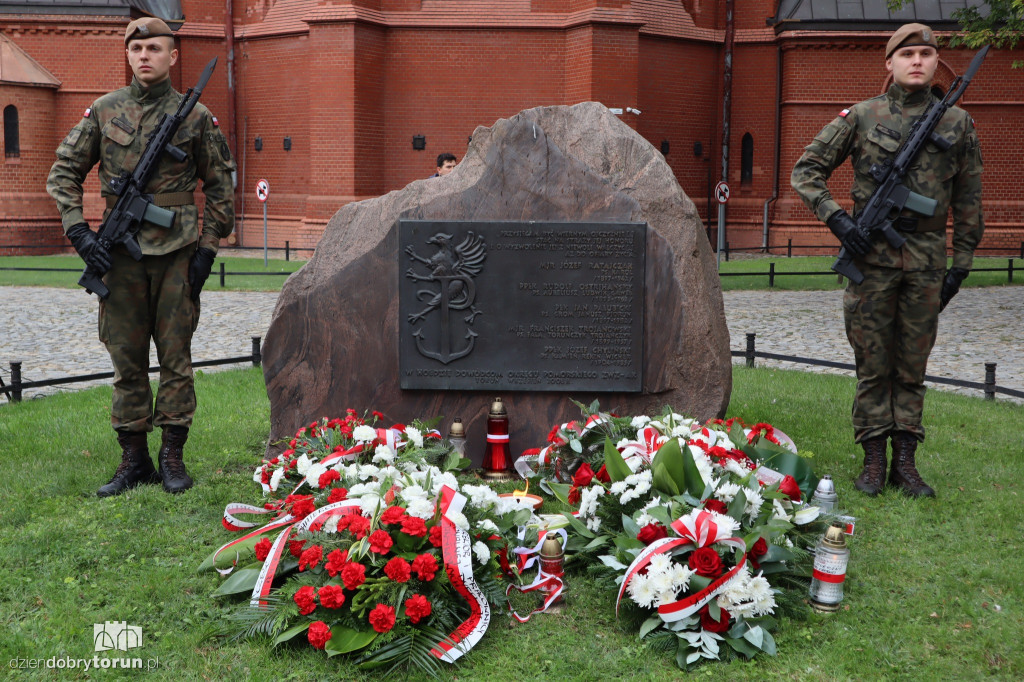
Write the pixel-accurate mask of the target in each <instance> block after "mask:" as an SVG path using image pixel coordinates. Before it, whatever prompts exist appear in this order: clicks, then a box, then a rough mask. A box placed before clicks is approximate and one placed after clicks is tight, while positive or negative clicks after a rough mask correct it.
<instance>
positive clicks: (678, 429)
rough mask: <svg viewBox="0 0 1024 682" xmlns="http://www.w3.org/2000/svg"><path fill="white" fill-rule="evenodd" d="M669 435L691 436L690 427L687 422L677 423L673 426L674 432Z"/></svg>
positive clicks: (676, 436) (675, 436)
mask: <svg viewBox="0 0 1024 682" xmlns="http://www.w3.org/2000/svg"><path fill="white" fill-rule="evenodd" d="M669 435H670V436H672V437H673V438H689V437H690V427H689V426H688V425H686V424H677V425H676V426H673V427H672V432H671V433H670V434H669Z"/></svg>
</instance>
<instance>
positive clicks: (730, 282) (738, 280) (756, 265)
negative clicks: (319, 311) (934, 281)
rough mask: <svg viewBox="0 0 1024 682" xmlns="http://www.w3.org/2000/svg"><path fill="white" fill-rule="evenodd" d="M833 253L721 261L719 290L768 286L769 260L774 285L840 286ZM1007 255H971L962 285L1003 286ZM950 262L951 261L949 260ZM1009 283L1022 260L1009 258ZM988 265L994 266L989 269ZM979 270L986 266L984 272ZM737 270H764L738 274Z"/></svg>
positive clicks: (1020, 272)
mask: <svg viewBox="0 0 1024 682" xmlns="http://www.w3.org/2000/svg"><path fill="white" fill-rule="evenodd" d="M835 260H836V259H835V256H798V257H795V258H786V257H785V256H777V255H776V256H757V257H747V256H744V257H743V258H742V259H739V260H730V261H725V260H723V261H722V269H721V272H722V273H723V274H724V275H725V276H724V277H722V278H721V280H722V290H723V291H737V290H760V289H767V288H768V271H769V264H770V263H774V264H775V288H776V289H780V290H788V291H812V290H822V289H825V290H828V289H843V288H845V287H846V280H845V279H844V280H840V278H839V276H838V275H836V274H835V273H834V272H832V263H834V262H835ZM1009 260H1010V259H1009V258H988V257H986V258H975V259H974V270H973V271H972V272H971V275H970V276H969V277H968V278H967V279H966V280H965V281H964V287H982V286H986V287H987V286H1005V285H1006V284H1007V283H1008V282H1007V280H1008V276H1007V263H1008V261H1009ZM950 264H952V261H950ZM1013 268H1014V272H1013V284H1022V283H1024V261H1022V260H1021V259H1019V258H1014V259H1013ZM989 269H998V271H995V272H989V271H987V270H989ZM979 270H986V271H984V272H982V271H979ZM807 272H819V273H826V274H820V275H793V274H789V275H788V276H787V273H807ZM738 273H764V274H758V275H740V274H738Z"/></svg>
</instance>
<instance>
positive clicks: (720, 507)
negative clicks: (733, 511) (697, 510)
mask: <svg viewBox="0 0 1024 682" xmlns="http://www.w3.org/2000/svg"><path fill="white" fill-rule="evenodd" d="M704 508H705V509H707V510H708V511H712V512H718V513H719V514H727V513H728V512H729V508H728V507H727V506H725V502H722V501H721V500H719V499H717V498H714V497H709V498H708V499H706V500H704Z"/></svg>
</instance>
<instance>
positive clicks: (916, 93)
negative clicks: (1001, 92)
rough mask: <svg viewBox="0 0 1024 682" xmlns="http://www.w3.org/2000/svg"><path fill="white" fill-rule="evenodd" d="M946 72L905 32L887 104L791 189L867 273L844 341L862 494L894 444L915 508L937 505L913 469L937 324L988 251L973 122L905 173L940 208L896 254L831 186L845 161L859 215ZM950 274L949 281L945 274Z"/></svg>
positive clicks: (833, 130) (904, 226)
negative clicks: (853, 371)
mask: <svg viewBox="0 0 1024 682" xmlns="http://www.w3.org/2000/svg"><path fill="white" fill-rule="evenodd" d="M937 65H938V46H937V44H936V41H935V36H934V33H932V31H931V29H929V28H928V27H927V26H924V25H922V24H907V25H905V26H903V27H901V28H900V29H898V30H897V31H896V32H895V33H894V34H893V36H892V38H891V39H890V40H889V43H888V45H887V46H886V68H887V69H888V70H889V71H890V72H892V74H893V81H894V82H893V84H892V85H891V86H890V87H889V90H888V92H886V93H885V94H884V95H879V96H878V97H874V98H872V99H869V100H867V101H865V102H861V103H859V104H855V105H854V106H852V107H850V108H849V109H845V110H843V111H842V112H841V113H840V114H839V116H838V117H837V118H836V119H835V120H834V121H832V122H831V123H829V124H828V125H826V126H825V127H824V128H823V129H822V131H821V132H820V133H818V135H817V136H816V137H815V138H814V140H813V141H812V142H811V143H810V144H809V145H808V146H807V147H806V149H805V151H804V154H803V156H801V157H800V160H799V161H798V162H797V164H796V167H795V168H794V169H793V175H792V185H793V189H795V190H796V192H797V193H798V194H799V195H800V197H801V199H803V201H804V203H805V204H807V206H808V207H809V208H810V209H811V210H812V211H813V212H814V214H815V215H816V216H818V218H819V219H820V220H821V221H823V222H825V223H826V224H827V225H828V227H829V229H830V230H831V231H832V232H833V234H835V235H836V237H837V238H838V239H839V241H840V242H841V243H842V245H843V246H844V247H845V248H846V249H847V251H848V252H849V253H851V254H853V255H854V257H855V261H854V262H855V263H856V265H857V267H858V268H859V269H860V271H861V272H862V273H864V281H863V283H861V284H854V283H852V282H851V283H850V284H849V286H848V287H847V289H846V293H845V296H844V298H843V312H844V317H845V320H846V335H847V338H848V339H849V341H850V345H851V346H852V347H853V351H854V356H855V358H856V364H857V379H858V382H857V393H856V397H855V398H854V403H853V429H854V440H855V442H857V443H860V444H861V445H862V446H863V448H864V469H863V471H862V472H861V474H860V476H859V477H858V478H857V480H856V483H855V485H856V487H857V488H858V489H859V490H861V491H863V492H865V493H867V494H868V495H872V496H874V495H877V494H878V493H879V492H881V490H882V488H883V486H884V485H885V482H886V465H887V461H886V450H887V446H888V440H889V439H890V438H891V439H892V452H893V456H892V467H891V469H890V470H889V476H888V482H889V485H891V486H894V487H896V488H899V489H901V490H902V491H904V492H905V493H907V494H909V495H911V496H915V497H917V496H934V495H935V491H934V490H933V489H932V488H931V487H930V486H928V485H927V484H926V483H925V482H924V480H923V479H922V478H921V475H920V474H919V473H918V471H917V468H916V464H915V461H914V456H915V451H916V449H917V444H918V443H919V442H920V441H923V440H924V428H923V427H922V425H921V413H922V411H923V409H924V394H925V386H924V376H925V367H926V366H927V363H928V355H929V354H930V353H931V349H932V346H933V345H934V343H935V336H936V332H937V330H938V317H939V312H940V311H941V310H942V308H944V307H945V305H946V304H947V303H948V302H949V300H950V299H951V298H952V297H953V296H954V295H955V294H956V292H957V291H958V290H959V288H960V284H961V283H962V282H963V280H964V278H966V277H967V274H968V272H969V271H970V268H971V264H972V260H973V257H974V250H975V247H977V245H978V242H979V241H981V236H982V232H983V230H984V223H983V220H982V215H981V150H980V148H979V145H978V137H977V134H976V133H975V130H974V122H973V120H972V119H971V117H970V116H969V115H968V114H967V112H965V111H964V110H962V109H959V108H957V107H951V108H950V109H949V111H947V112H946V114H945V116H944V117H943V118H942V120H941V121H940V123H939V125H938V127H937V128H936V130H935V133H936V134H937V135H939V136H941V137H943V138H944V139H945V140H947V141H948V142H949V144H950V147H949V149H948V150H946V151H942V150H940V149H939V147H937V146H936V145H935V144H933V143H929V144H928V145H927V146H926V148H925V149H924V150H923V151H922V152H921V153H920V155H919V156H918V157H917V159H916V160H915V161H914V163H913V165H912V166H911V168H910V169H909V172H908V173H907V176H906V178H905V184H906V185H907V186H908V187H909V189H910V190H911V191H913V192H917V193H918V194H921V195H923V196H926V197H931V198H932V199H935V200H936V201H937V202H938V208H937V209H936V211H935V215H934V217H930V218H926V217H921V216H918V215H917V214H915V213H913V212H911V211H904V213H903V215H901V216H900V217H899V218H897V220H896V221H895V222H896V225H895V227H896V229H897V230H899V231H900V233H901V234H902V235H903V236H904V237H906V240H907V241H906V244H904V245H903V246H902V247H900V248H893V247H892V246H890V245H889V244H888V242H886V241H885V240H884V239H883V240H878V241H876V242H872V241H869V240H868V239H867V238H865V237H864V236H863V235H862V234H861V233H860V232H859V231H858V230H856V229H854V221H853V219H852V218H851V217H850V216H849V215H848V214H847V213H846V211H844V210H843V208H842V207H841V206H840V205H839V204H838V203H837V202H836V201H835V200H834V199H833V198H832V195H831V194H830V193H829V190H828V187H827V185H826V182H827V180H828V178H829V176H830V175H831V173H832V171H833V170H835V169H836V168H837V167H838V166H839V165H840V164H842V163H843V161H845V160H846V158H847V157H849V158H850V160H851V162H852V164H853V170H854V184H853V189H852V196H853V202H854V213H855V214H856V213H857V212H858V211H860V210H861V209H862V208H863V206H864V204H865V203H866V202H867V199H868V198H869V197H870V195H871V193H872V192H873V191H874V189H875V182H874V180H873V179H872V178H871V176H870V175H869V169H870V168H871V166H872V164H880V163H882V162H884V161H886V160H887V159H892V158H893V157H894V156H895V155H896V152H897V150H898V149H899V146H900V143H901V141H903V140H905V139H906V138H907V136H908V134H909V131H910V127H911V126H912V125H913V123H914V120H915V119H916V118H918V117H920V116H921V115H923V114H924V113H925V112H926V111H927V109H928V107H929V106H930V105H931V104H932V103H933V102H935V101H936V97H935V95H934V94H933V92H932V90H931V81H932V77H933V76H934V74H935V69H936V66H937ZM950 209H952V212H953V264H952V267H951V268H950V269H949V270H948V271H945V269H946V221H947V216H948V214H949V211H950ZM944 271H945V274H943V273H944Z"/></svg>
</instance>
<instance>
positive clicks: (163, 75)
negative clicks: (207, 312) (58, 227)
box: [46, 17, 234, 497]
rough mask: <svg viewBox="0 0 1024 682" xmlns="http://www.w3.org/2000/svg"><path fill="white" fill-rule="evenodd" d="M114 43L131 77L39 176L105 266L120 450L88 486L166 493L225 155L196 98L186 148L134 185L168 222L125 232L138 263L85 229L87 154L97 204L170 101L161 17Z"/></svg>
mask: <svg viewBox="0 0 1024 682" xmlns="http://www.w3.org/2000/svg"><path fill="white" fill-rule="evenodd" d="M125 51H126V53H127V55H128V62H129V64H130V66H131V68H132V72H133V73H134V76H135V77H134V78H133V79H132V83H131V85H130V86H128V87H126V88H122V89H120V90H116V91H114V92H112V93H110V94H108V95H105V96H103V97H101V98H99V99H98V100H96V102H94V103H93V105H92V106H91V107H89V108H88V109H86V110H85V113H84V115H83V117H82V120H81V121H79V122H78V125H76V126H75V127H74V128H72V130H71V132H70V133H68V136H67V137H66V138H65V139H64V141H63V142H61V144H60V146H59V147H58V148H57V161H56V162H55V163H54V164H53V168H52V169H51V170H50V176H49V179H48V180H47V183H46V189H47V191H48V192H49V193H50V195H51V196H52V197H53V198H54V199H56V201H57V207H58V209H59V210H60V214H61V218H62V221H63V224H64V230H65V233H66V234H67V236H68V239H70V240H71V242H72V244H73V245H74V247H75V249H76V250H77V251H78V253H79V254H80V255H81V256H82V258H83V260H85V262H86V263H87V264H89V265H90V266H92V267H93V268H94V269H96V270H98V271H99V272H106V273H107V274H106V276H105V277H104V278H103V281H104V283H105V284H106V285H107V287H108V288H109V289H110V297H109V298H108V299H107V300H105V301H103V300H101V301H100V308H99V337H100V340H101V341H102V342H103V343H104V344H105V345H106V347H107V351H108V352H109V353H110V359H111V362H112V363H113V365H114V397H113V405H112V407H111V411H110V419H111V424H112V425H113V427H114V430H115V431H116V432H117V439H118V443H119V444H120V445H121V448H122V459H121V464H120V465H119V466H118V467H117V471H116V472H115V474H114V476H113V478H112V479H111V480H110V482H109V483H107V484H106V485H104V486H102V487H101V488H100V489H99V491H98V494H99V496H100V497H107V496H109V495H116V494H119V493H121V492H123V491H125V490H127V489H129V488H132V487H134V486H136V485H139V484H140V483H157V482H162V483H163V487H164V489H165V490H167V491H168V492H175V493H176V492H182V491H184V490H187V489H188V488H190V487H191V486H192V479H191V477H190V476H189V475H188V472H187V470H186V469H185V465H184V462H183V460H182V450H183V447H184V445H185V441H186V439H187V438H188V431H189V427H190V426H191V424H192V417H193V415H194V413H195V409H196V396H195V390H194V388H193V376H192V350H191V346H192V333H193V332H194V331H195V328H196V324H197V323H198V321H199V308H200V306H199V294H200V291H201V290H202V287H203V284H204V283H205V282H206V279H207V277H209V275H210V271H211V268H212V267H213V261H214V257H215V256H216V253H217V247H218V245H219V243H220V240H221V239H222V238H223V237H226V236H227V235H228V234H230V232H231V230H232V229H233V227H234V205H233V187H232V177H231V172H232V170H233V169H234V162H233V161H232V159H231V154H230V152H229V150H228V146H227V142H226V140H225V139H224V135H223V134H222V133H221V131H220V129H219V128H218V123H217V119H216V118H214V117H213V116H212V115H211V114H210V112H209V110H208V109H207V108H206V107H204V106H203V105H202V104H201V103H200V104H197V105H196V106H195V108H194V109H193V110H192V112H191V113H190V114H189V116H188V117H187V118H186V120H185V121H183V122H182V124H181V126H180V127H179V129H178V131H177V133H176V134H175V136H174V138H173V139H172V141H171V144H173V145H175V146H177V147H178V148H179V149H181V150H182V151H183V152H185V154H186V155H187V158H186V159H185V160H184V161H181V162H178V161H175V160H174V158H173V157H171V156H170V155H169V154H164V155H163V156H162V157H161V160H160V162H159V167H158V168H157V170H156V172H155V173H154V174H153V177H152V179H151V180H150V182H149V185H148V187H147V188H146V190H145V191H146V192H147V193H150V194H152V195H153V197H154V203H155V204H156V205H158V206H163V207H166V208H168V209H169V210H172V211H173V212H174V213H175V219H174V223H173V225H172V226H171V227H170V228H169V229H165V228H162V227H159V226H157V225H154V224H151V223H149V222H145V223H143V225H142V227H141V229H140V230H139V232H138V235H137V237H138V241H139V246H140V247H141V249H142V253H143V256H142V260H141V261H138V262H136V261H135V260H133V259H132V257H131V256H130V255H129V254H128V252H127V250H125V248H124V247H123V246H120V245H118V246H116V247H115V248H113V249H112V250H110V251H109V252H108V250H107V249H106V248H105V247H104V246H103V244H101V243H100V242H99V241H98V240H97V238H96V235H95V233H94V232H93V231H92V230H90V229H89V226H88V224H86V222H85V219H84V215H83V212H82V183H83V181H84V180H85V177H86V175H88V173H89V171H90V170H91V169H92V167H93V166H95V165H96V164H97V163H98V164H99V171H98V172H99V179H100V185H101V193H102V194H103V196H104V197H106V200H107V210H108V211H109V209H110V208H111V207H112V206H113V205H114V202H115V201H116V196H115V195H114V194H113V190H111V188H110V180H111V178H114V177H116V176H118V175H120V174H121V172H122V171H129V172H130V171H132V170H133V169H134V167H135V165H136V164H137V163H138V161H139V158H140V157H141V155H142V152H143V150H144V149H145V146H146V142H147V136H148V135H149V134H150V133H151V132H152V131H153V130H154V129H155V128H156V126H157V124H158V122H159V120H160V118H161V117H162V116H163V114H165V113H166V114H173V113H174V111H175V110H176V109H177V107H178V103H179V102H180V100H181V95H180V94H179V93H177V92H176V91H175V90H174V88H172V87H171V81H170V78H169V74H170V68H171V66H173V65H174V63H175V61H176V60H177V57H178V51H177V49H175V47H174V34H173V33H172V32H171V29H170V28H169V27H168V26H167V24H166V23H164V22H163V21H161V20H159V19H155V18H151V17H148V18H144V19H138V20H135V21H133V22H131V23H130V24H129V25H128V28H127V30H126V32H125ZM199 180H202V182H203V194H204V195H205V196H206V207H205V211H204V215H203V223H202V232H200V230H199V216H198V210H197V208H196V205H195V201H194V195H193V193H194V192H195V190H196V186H197V184H198V181H199ZM108 270H109V272H108ZM150 338H152V339H153V341H154V343H156V348H157V356H158V357H159V362H160V384H159V388H158V390H157V395H156V403H155V407H154V401H153V394H152V390H151V388H150V382H149V340H150ZM154 426H158V427H161V428H162V429H163V439H162V446H161V448H160V453H159V456H158V462H159V467H160V469H159V473H158V472H157V471H156V470H155V469H154V467H153V463H152V460H151V459H150V456H149V451H148V447H147V442H146V441H147V438H146V436H147V434H148V433H149V432H150V431H152V430H153V427H154Z"/></svg>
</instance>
